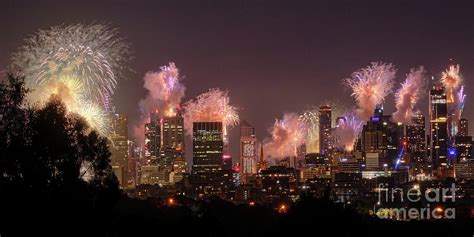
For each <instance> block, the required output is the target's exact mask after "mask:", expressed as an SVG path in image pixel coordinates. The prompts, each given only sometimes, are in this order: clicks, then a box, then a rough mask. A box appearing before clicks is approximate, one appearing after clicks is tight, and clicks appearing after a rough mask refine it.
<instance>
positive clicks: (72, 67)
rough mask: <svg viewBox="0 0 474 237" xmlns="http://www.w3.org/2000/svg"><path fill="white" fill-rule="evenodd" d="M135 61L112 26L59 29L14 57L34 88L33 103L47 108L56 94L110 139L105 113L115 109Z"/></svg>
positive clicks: (41, 33)
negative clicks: (127, 71) (113, 100)
mask: <svg viewBox="0 0 474 237" xmlns="http://www.w3.org/2000/svg"><path fill="white" fill-rule="evenodd" d="M129 56H130V49H129V45H128V44H127V43H126V42H125V41H124V39H123V38H121V37H119V35H118V31H117V30H116V29H113V28H111V27H110V26H109V25H101V24H91V25H82V24H75V25H67V26H55V27H52V28H51V29H49V30H39V31H38V32H36V33H35V34H34V35H33V36H31V37H30V38H28V39H26V41H25V44H24V45H23V46H22V47H20V49H19V50H18V51H17V52H16V53H14V54H13V58H12V64H11V70H12V71H13V72H15V73H18V74H21V75H23V76H25V84H26V87H27V88H29V89H32V92H31V93H30V94H29V95H28V101H29V102H31V103H35V104H39V105H43V104H44V103H45V102H46V101H47V100H48V99H49V96H50V95H51V94H55V95H58V96H59V97H60V98H61V99H62V100H63V102H64V103H65V105H66V108H67V110H68V112H72V113H77V114H79V115H81V116H83V117H84V118H86V121H87V122H88V123H89V125H90V126H91V127H92V128H93V129H96V130H98V132H99V133H101V134H102V135H107V133H108V131H109V128H108V126H105V124H106V121H104V119H105V118H106V116H101V114H104V113H105V111H106V110H108V109H110V106H111V105H110V97H111V96H112V95H113V93H114V90H115V88H116V87H117V84H118V80H119V79H120V78H122V77H123V73H124V71H125V69H126V67H125V65H126V64H127V62H128V60H129V58H130V57H129ZM102 125H104V126H102ZM97 126H98V127H97Z"/></svg>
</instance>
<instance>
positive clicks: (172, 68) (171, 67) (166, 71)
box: [133, 62, 186, 144]
mask: <svg viewBox="0 0 474 237" xmlns="http://www.w3.org/2000/svg"><path fill="white" fill-rule="evenodd" d="M180 80H181V77H180V75H179V70H178V68H177V67H176V65H175V64H174V63H172V62H170V63H169V64H168V65H165V66H162V67H160V71H159V72H153V71H151V72H148V73H146V74H145V77H144V78H143V81H144V84H143V87H144V88H145V89H147V90H148V95H147V96H146V97H145V99H142V100H141V101H140V102H139V107H140V112H141V117H140V118H139V120H138V121H137V122H136V123H135V125H134V126H133V136H134V139H135V142H137V144H143V142H144V140H145V138H144V131H145V124H146V123H147V122H148V121H149V117H148V116H149V115H150V113H151V112H157V113H158V115H159V116H160V117H163V116H167V117H171V116H174V115H175V114H176V111H175V109H176V108H177V107H178V106H179V105H180V103H181V100H182V98H183V97H184V92H185V90H186V88H185V86H184V85H183V84H182V83H181V81H180Z"/></svg>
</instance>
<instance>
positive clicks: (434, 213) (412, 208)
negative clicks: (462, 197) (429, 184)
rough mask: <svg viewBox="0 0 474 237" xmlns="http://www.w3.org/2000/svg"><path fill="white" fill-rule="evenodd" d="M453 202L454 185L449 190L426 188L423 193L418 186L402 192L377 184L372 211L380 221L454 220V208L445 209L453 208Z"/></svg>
mask: <svg viewBox="0 0 474 237" xmlns="http://www.w3.org/2000/svg"><path fill="white" fill-rule="evenodd" d="M455 201H456V187H455V185H454V184H452V185H451V187H449V188H427V189H425V190H424V191H422V190H420V187H419V186H418V185H414V186H413V187H412V188H409V189H408V190H406V189H405V190H404V189H401V188H386V186H385V185H384V184H379V186H378V202H377V203H376V204H375V205H374V210H373V211H374V213H375V215H377V216H378V217H379V218H381V219H397V220H426V219H455V216H456V211H455V208H454V207H451V208H449V207H447V206H453V204H454V202H455ZM389 206H390V207H389Z"/></svg>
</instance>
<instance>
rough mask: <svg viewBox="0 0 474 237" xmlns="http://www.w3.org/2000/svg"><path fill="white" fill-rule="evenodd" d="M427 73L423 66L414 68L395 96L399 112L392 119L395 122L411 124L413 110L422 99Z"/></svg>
mask: <svg viewBox="0 0 474 237" xmlns="http://www.w3.org/2000/svg"><path fill="white" fill-rule="evenodd" d="M425 74H426V71H425V69H424V68H423V66H420V67H419V68H412V69H411V70H410V73H409V74H408V75H407V77H406V79H405V81H404V82H403V83H402V84H401V87H400V89H399V90H398V91H397V93H396V94H395V104H396V108H397V111H396V112H395V113H393V115H392V117H393V119H394V120H395V122H400V123H404V124H411V117H412V114H413V108H414V107H415V105H416V103H417V102H418V100H419V99H420V96H421V94H422V93H423V91H424V88H425Z"/></svg>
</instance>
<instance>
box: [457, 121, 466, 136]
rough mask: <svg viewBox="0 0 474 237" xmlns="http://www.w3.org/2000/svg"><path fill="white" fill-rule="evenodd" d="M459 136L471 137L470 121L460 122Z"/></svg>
mask: <svg viewBox="0 0 474 237" xmlns="http://www.w3.org/2000/svg"><path fill="white" fill-rule="evenodd" d="M458 136H469V125H468V120H467V119H465V118H462V119H460V120H459V132H458Z"/></svg>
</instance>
